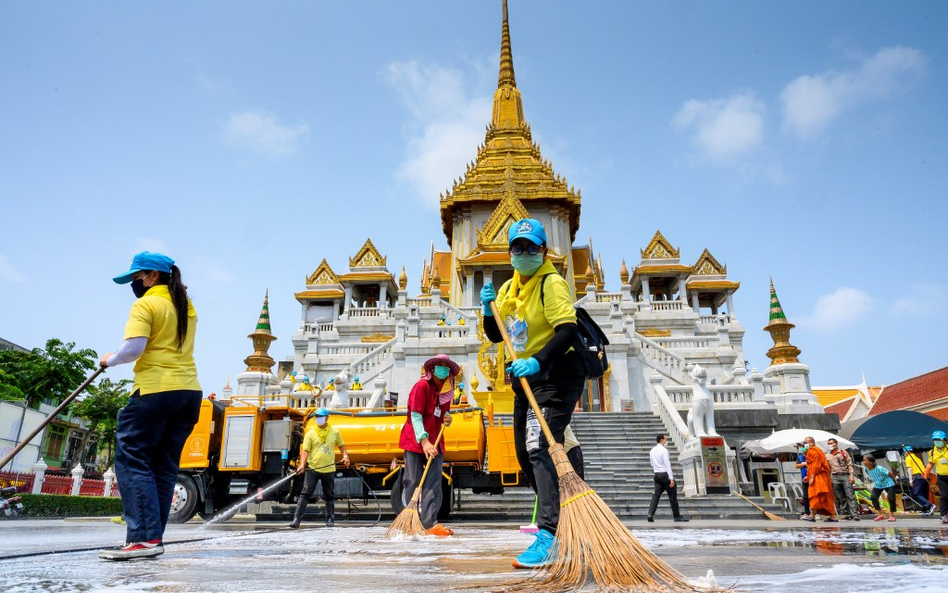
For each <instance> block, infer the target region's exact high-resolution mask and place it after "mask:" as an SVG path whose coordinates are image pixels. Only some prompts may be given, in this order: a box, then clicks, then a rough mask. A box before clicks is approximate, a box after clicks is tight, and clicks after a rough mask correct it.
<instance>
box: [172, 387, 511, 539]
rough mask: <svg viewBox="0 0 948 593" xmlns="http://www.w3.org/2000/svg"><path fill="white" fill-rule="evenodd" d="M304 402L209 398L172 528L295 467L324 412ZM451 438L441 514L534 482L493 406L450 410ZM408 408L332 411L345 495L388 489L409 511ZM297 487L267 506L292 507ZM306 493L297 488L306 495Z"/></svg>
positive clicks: (269, 495) (397, 506)
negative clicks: (464, 494) (474, 496)
mask: <svg viewBox="0 0 948 593" xmlns="http://www.w3.org/2000/svg"><path fill="white" fill-rule="evenodd" d="M308 404H309V401H308V400H302V399H300V398H298V397H296V396H295V395H279V396H235V397H234V398H233V399H232V400H231V401H230V402H229V403H224V402H220V401H214V400H204V401H203V402H202V403H201V414H200V418H199V419H198V422H197V424H196V425H195V426H194V430H193V431H192V432H191V435H190V436H189V437H188V440H187V441H186V442H185V445H184V450H183V451H182V452H181V466H180V469H179V472H178V477H177V483H176V485H175V497H174V501H173V503H172V508H171V515H170V518H169V520H170V521H171V522H179V523H180V522H184V521H187V520H189V519H190V518H191V517H193V516H194V515H195V513H199V514H200V515H201V516H202V517H204V518H209V517H212V516H214V515H215V514H217V513H218V512H219V511H221V510H223V509H226V508H227V507H229V506H231V505H233V504H235V503H236V502H238V501H240V500H242V499H245V498H247V497H248V496H250V495H252V494H253V493H255V492H258V491H260V490H262V489H264V487H265V486H266V485H268V484H270V483H272V482H274V481H275V480H278V479H279V478H281V477H283V476H286V475H287V473H288V472H290V471H292V470H293V469H295V466H296V461H297V460H298V458H299V450H300V444H301V443H302V438H303V434H304V428H308V422H311V421H312V420H311V415H312V412H313V411H314V410H315V407H313V406H312V405H308ZM451 412H452V416H453V422H452V424H451V426H450V427H448V428H446V429H445V431H444V436H443V437H442V438H443V439H444V443H445V463H444V471H443V477H442V482H441V484H442V486H441V487H442V491H443V494H444V495H445V496H443V498H442V500H443V501H444V502H443V504H442V507H441V512H440V514H439V516H440V517H441V518H442V519H446V518H447V517H448V515H450V513H451V508H452V503H453V501H454V500H455V499H456V497H457V496H459V495H460V491H461V490H464V489H470V490H471V491H472V492H474V493H491V494H501V493H503V491H504V488H505V487H511V486H523V485H525V484H526V482H525V480H524V478H523V474H522V473H521V472H520V465H519V464H518V463H517V457H516V453H515V451H514V444H513V428H512V427H511V426H509V425H507V426H503V425H502V424H501V423H500V422H495V419H494V418H493V412H492V404H488V407H487V409H486V410H485V409H482V408H472V407H462V408H455V409H452V410H451ZM405 414H406V411H405V409H404V408H399V409H396V408H375V409H364V410H345V409H341V410H330V422H331V424H332V425H333V426H336V427H337V428H338V429H339V431H340V432H341V433H342V437H343V440H345V443H346V449H347V451H348V453H349V460H350V466H349V468H345V467H343V466H342V465H341V464H340V465H338V466H337V468H336V470H337V471H336V485H335V492H336V497H337V498H339V499H346V498H350V499H362V500H368V499H369V498H370V497H373V496H377V493H379V492H383V493H384V492H386V491H387V492H388V493H389V497H390V500H391V505H392V510H393V511H394V512H395V513H399V512H401V510H402V509H403V508H404V506H405V504H407V502H408V500H410V498H411V495H412V493H411V492H403V490H402V471H401V470H402V467H403V466H402V454H403V451H402V449H400V448H399V446H398V439H399V435H400V434H401V430H402V426H403V425H404V423H405ZM296 481H297V480H292V481H290V482H287V483H286V484H283V485H281V487H279V488H276V489H274V490H272V491H268V492H265V493H264V494H262V495H261V496H260V497H259V498H260V500H270V501H283V502H289V499H290V498H291V497H292V495H293V492H292V491H291V486H290V484H291V483H293V482H296ZM297 490H298V488H297Z"/></svg>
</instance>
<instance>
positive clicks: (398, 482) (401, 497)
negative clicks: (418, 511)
mask: <svg viewBox="0 0 948 593" xmlns="http://www.w3.org/2000/svg"><path fill="white" fill-rule="evenodd" d="M402 476H403V474H402V473H399V474H398V477H397V478H395V481H394V482H392V495H391V500H392V511H394V513H395V514H396V515H397V514H399V513H401V512H402V511H404V510H405V506H407V505H408V502H409V501H410V500H411V495H410V494H409V495H408V498H407V500H406V497H405V493H404V488H403V487H402V486H403V484H404V482H403V481H402Z"/></svg>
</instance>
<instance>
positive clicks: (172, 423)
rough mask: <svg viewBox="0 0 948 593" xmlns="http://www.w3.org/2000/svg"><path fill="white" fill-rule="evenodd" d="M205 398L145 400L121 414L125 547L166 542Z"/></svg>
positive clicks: (184, 394) (166, 394) (118, 471)
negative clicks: (181, 466)
mask: <svg viewBox="0 0 948 593" xmlns="http://www.w3.org/2000/svg"><path fill="white" fill-rule="evenodd" d="M201 397H202V396H201V392H200V391H190V390H179V391H162V392H160V393H150V394H148V395H139V394H138V391H137V390H136V391H135V393H133V394H132V397H130V398H129V400H128V405H126V406H125V407H124V408H122V409H121V410H119V413H118V427H117V428H116V431H115V438H116V447H115V475H116V477H117V478H118V484H119V490H120V491H121V493H122V505H123V506H124V507H125V523H126V536H125V541H126V542H128V543H133V542H147V541H154V540H160V539H161V538H162V536H163V535H164V533H165V526H166V525H167V524H168V514H169V512H170V511H171V498H172V496H173V495H174V485H175V478H176V477H177V475H178V462H179V460H180V459H181V449H182V448H183V447H184V442H185V440H187V438H188V435H189V434H191V430H192V429H193V428H194V425H195V423H196V422H197V420H198V414H199V413H200V411H201Z"/></svg>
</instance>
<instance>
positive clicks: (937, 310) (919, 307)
mask: <svg viewBox="0 0 948 593" xmlns="http://www.w3.org/2000/svg"><path fill="white" fill-rule="evenodd" d="M909 290H910V291H911V292H910V294H908V295H906V296H903V297H900V298H898V299H896V300H895V302H893V303H892V306H891V307H890V308H889V312H890V313H891V314H892V316H893V317H898V318H908V317H934V316H936V315H941V311H942V309H943V306H942V303H944V302H945V299H946V298H948V290H946V288H945V287H944V286H941V285H938V284H918V285H915V286H912V287H910V289H909Z"/></svg>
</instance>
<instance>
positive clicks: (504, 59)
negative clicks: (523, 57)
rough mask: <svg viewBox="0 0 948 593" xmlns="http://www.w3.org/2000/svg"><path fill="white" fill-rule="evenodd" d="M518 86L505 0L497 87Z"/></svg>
mask: <svg viewBox="0 0 948 593" xmlns="http://www.w3.org/2000/svg"><path fill="white" fill-rule="evenodd" d="M505 85H507V86H512V87H516V86H517V80H516V79H515V78H514V66H513V51H512V50H511V49H510V24H509V23H508V21H507V0H504V24H503V28H502V31H501V37H500V76H499V77H498V78H497V88H500V87H502V86H505Z"/></svg>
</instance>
